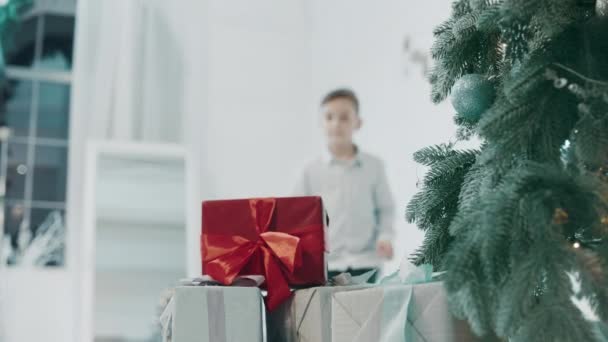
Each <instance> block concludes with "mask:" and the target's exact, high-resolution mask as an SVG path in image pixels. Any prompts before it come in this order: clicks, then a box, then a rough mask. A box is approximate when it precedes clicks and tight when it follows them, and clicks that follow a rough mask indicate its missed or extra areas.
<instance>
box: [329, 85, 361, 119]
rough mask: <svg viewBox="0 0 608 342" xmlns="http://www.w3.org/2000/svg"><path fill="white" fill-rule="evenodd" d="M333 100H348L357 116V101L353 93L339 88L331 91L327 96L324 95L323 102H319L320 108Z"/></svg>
mask: <svg viewBox="0 0 608 342" xmlns="http://www.w3.org/2000/svg"><path fill="white" fill-rule="evenodd" d="M335 99H347V100H349V101H350V102H352V103H353V107H355V113H357V114H359V99H357V95H356V94H355V92H354V91H352V90H350V89H347V88H339V89H336V90H332V91H330V92H329V93H328V94H327V95H325V97H323V100H321V106H323V105H325V104H326V103H328V102H330V101H333V100H335Z"/></svg>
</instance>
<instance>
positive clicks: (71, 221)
mask: <svg viewBox="0 0 608 342" xmlns="http://www.w3.org/2000/svg"><path fill="white" fill-rule="evenodd" d="M206 7H207V1H206V0H78V2H77V14H76V37H75V49H74V68H73V82H72V102H71V109H70V112H71V115H70V152H69V171H68V174H69V176H68V209H67V212H66V216H67V227H68V231H67V234H68V244H67V268H68V272H69V273H70V276H71V278H72V281H73V289H74V291H73V295H72V296H71V298H68V299H69V300H67V302H66V303H65V307H70V308H71V310H70V311H71V315H68V316H67V317H66V319H65V321H66V322H67V323H69V324H70V325H71V326H72V330H73V331H74V338H73V339H72V341H82V338H81V335H80V334H81V333H82V329H81V328H82V324H83V322H81V317H80V315H79V312H80V309H81V306H80V300H81V299H82V293H81V292H80V291H81V290H82V288H81V278H82V275H81V274H80V273H79V272H80V270H81V269H82V265H80V264H79V262H80V259H81V256H82V255H83V253H88V252H90V251H84V250H82V247H81V243H82V233H81V226H82V222H83V217H82V209H83V201H84V194H83V192H82V190H83V185H84V172H85V170H84V169H85V160H86V146H87V142H88V141H90V140H92V139H95V140H100V139H101V140H114V141H130V142H134V141H135V142H154V143H178V144H183V145H184V146H186V147H187V148H189V149H191V150H192V151H193V157H194V158H193V164H194V166H193V167H194V168H195V169H198V166H197V165H198V157H197V156H196V151H197V147H198V146H200V141H201V137H200V130H199V127H200V126H201V122H202V121H203V120H204V119H203V115H204V112H205V108H206V94H207V91H206V89H207V85H206V81H205V79H204V77H203V75H204V74H205V70H206V67H207V66H206V58H207V57H206V49H205V47H206V44H207V42H206V32H207V28H206V19H205V16H206V15H207V13H206ZM49 315H52V313H51V312H49ZM50 340H53V339H52V338H51V339H50ZM62 341H65V340H62Z"/></svg>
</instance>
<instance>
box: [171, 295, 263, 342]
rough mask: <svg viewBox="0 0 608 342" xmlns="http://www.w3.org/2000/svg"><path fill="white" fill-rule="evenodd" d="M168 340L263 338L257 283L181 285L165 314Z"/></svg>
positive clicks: (231, 341)
mask: <svg viewBox="0 0 608 342" xmlns="http://www.w3.org/2000/svg"><path fill="white" fill-rule="evenodd" d="M160 320H161V325H162V327H163V341H164V342H242V341H251V342H263V340H264V336H263V304H262V294H261V292H260V289H258V288H256V287H223V286H178V287H176V288H175V292H174V294H173V297H172V298H171V299H170V301H169V304H167V307H166V308H165V310H164V312H163V314H162V316H161V318H160Z"/></svg>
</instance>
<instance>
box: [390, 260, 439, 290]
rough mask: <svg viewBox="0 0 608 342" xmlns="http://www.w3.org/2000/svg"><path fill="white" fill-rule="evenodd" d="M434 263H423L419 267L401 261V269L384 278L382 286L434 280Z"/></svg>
mask: <svg viewBox="0 0 608 342" xmlns="http://www.w3.org/2000/svg"><path fill="white" fill-rule="evenodd" d="M434 275H436V274H434V273H433V265H430V264H423V265H420V266H418V267H414V265H412V264H410V263H407V264H406V263H403V262H402V263H401V267H400V268H399V270H397V271H395V272H393V273H392V274H390V275H388V276H386V277H384V278H382V279H381V280H380V286H386V285H414V284H422V283H428V282H430V281H432V280H433V276H434Z"/></svg>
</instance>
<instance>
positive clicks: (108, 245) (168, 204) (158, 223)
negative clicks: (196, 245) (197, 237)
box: [85, 143, 188, 342]
mask: <svg viewBox="0 0 608 342" xmlns="http://www.w3.org/2000/svg"><path fill="white" fill-rule="evenodd" d="M90 152H91V154H92V155H91V156H90V159H91V162H90V163H89V169H90V172H87V176H88V177H89V181H91V182H92V184H89V188H90V189H91V191H89V192H90V194H89V195H90V196H91V197H92V198H93V201H91V202H92V203H93V204H92V207H91V208H90V210H89V212H88V214H85V215H87V216H90V217H89V218H88V221H89V222H91V223H92V224H91V227H90V228H89V229H88V230H89V231H90V233H91V234H90V237H89V239H88V240H89V241H92V246H91V247H92V249H93V251H94V252H92V253H91V254H92V255H93V260H94V261H93V262H92V264H93V265H94V272H93V274H91V276H92V284H91V285H92V286H91V287H92V291H91V293H90V295H92V298H93V299H92V301H91V303H90V304H91V305H92V308H90V309H89V312H90V321H91V322H90V323H91V325H92V331H91V332H90V333H91V335H90V336H92V337H93V338H92V339H93V341H96V342H97V341H98V342H109V341H157V340H158V336H159V333H160V328H159V326H158V325H157V322H158V316H159V313H158V311H159V305H160V304H159V298H160V296H161V293H162V292H163V290H165V289H167V288H169V287H171V286H173V285H174V284H175V282H176V281H177V280H178V279H180V278H183V277H185V276H186V274H187V255H186V254H187V252H186V251H187V246H186V235H187V230H188V229H187V226H188V219H187V207H186V202H187V192H188V191H187V188H188V187H187V178H188V177H187V172H186V170H187V167H186V165H187V163H186V157H185V153H184V152H183V151H182V150H181V148H178V147H175V148H173V147H171V148H166V146H152V145H147V144H121V143H118V144H117V143H102V144H97V145H95V146H93V147H92V148H91V149H90ZM85 191H88V190H85ZM87 340H90V339H89V338H87Z"/></svg>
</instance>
